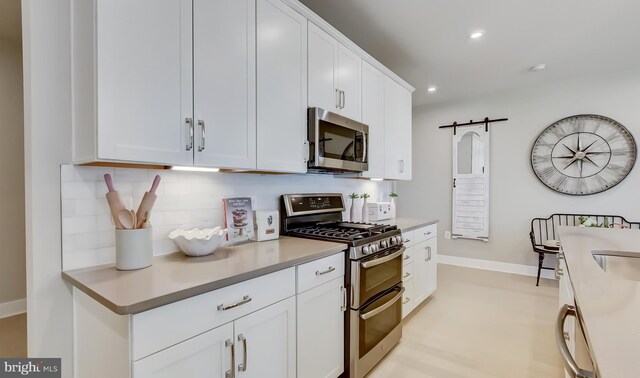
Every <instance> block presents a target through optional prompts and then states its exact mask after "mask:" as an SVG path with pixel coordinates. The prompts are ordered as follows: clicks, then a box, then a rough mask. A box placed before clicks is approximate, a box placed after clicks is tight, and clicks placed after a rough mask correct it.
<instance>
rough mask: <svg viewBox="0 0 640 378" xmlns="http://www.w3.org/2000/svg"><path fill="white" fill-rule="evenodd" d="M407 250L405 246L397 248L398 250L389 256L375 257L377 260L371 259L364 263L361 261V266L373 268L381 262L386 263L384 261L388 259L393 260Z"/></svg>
mask: <svg viewBox="0 0 640 378" xmlns="http://www.w3.org/2000/svg"><path fill="white" fill-rule="evenodd" d="M406 250H407V248H406V247H404V246H403V247H402V248H400V249H399V250H397V251H396V252H394V253H392V254H390V255H387V256H384V257H380V258H379V259H375V260H371V261H365V262H363V263H360V266H361V267H363V268H365V269H367V268H372V267H374V266H377V265H380V264H384V263H386V262H388V261H391V260H393V259H395V258H396V257H398V256H401V255H402V254H403V253H404V251H406Z"/></svg>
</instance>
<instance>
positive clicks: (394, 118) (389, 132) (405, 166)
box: [384, 77, 412, 180]
mask: <svg viewBox="0 0 640 378" xmlns="http://www.w3.org/2000/svg"><path fill="white" fill-rule="evenodd" d="M411 122H412V120H411V92H410V91H408V90H407V89H405V88H404V87H402V86H401V85H400V84H398V83H397V82H395V81H394V80H393V79H391V78H389V77H386V78H385V82H384V154H385V178H388V179H395V180H411Z"/></svg>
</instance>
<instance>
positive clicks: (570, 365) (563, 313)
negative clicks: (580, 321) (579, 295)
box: [556, 304, 595, 378]
mask: <svg viewBox="0 0 640 378" xmlns="http://www.w3.org/2000/svg"><path fill="white" fill-rule="evenodd" d="M568 316H573V317H574V318H575V317H576V316H577V313H576V308H575V307H574V306H571V305H568V304H565V305H564V306H562V308H561V309H560V312H559V313H558V320H557V321H556V344H557V345H558V349H560V355H561V356H562V362H563V363H564V367H565V369H566V370H567V371H568V372H569V373H570V374H572V375H573V376H574V377H575V378H595V374H594V373H593V372H592V371H588V370H583V369H580V367H579V366H578V364H577V363H576V361H575V360H574V359H573V356H571V352H570V351H569V347H568V346H567V343H566V340H565V335H564V322H565V320H566V319H567V317H568Z"/></svg>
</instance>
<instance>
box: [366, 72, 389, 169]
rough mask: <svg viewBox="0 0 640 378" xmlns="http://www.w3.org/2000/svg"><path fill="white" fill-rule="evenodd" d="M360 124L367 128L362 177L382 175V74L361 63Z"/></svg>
mask: <svg viewBox="0 0 640 378" xmlns="http://www.w3.org/2000/svg"><path fill="white" fill-rule="evenodd" d="M362 123H364V124H366V125H368V126H369V145H368V149H369V153H368V157H369V170H368V171H367V172H365V173H364V174H363V177H369V178H383V177H385V175H384V168H385V167H384V166H385V161H384V160H385V159H384V74H382V72H380V71H378V70H377V69H376V68H375V67H373V66H372V65H370V64H369V63H366V62H362Z"/></svg>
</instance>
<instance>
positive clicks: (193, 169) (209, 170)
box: [171, 165, 220, 172]
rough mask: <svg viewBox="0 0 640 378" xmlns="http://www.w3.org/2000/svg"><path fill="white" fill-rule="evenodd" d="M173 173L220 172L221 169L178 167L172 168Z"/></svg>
mask: <svg viewBox="0 0 640 378" xmlns="http://www.w3.org/2000/svg"><path fill="white" fill-rule="evenodd" d="M171 170H172V171H189V172H220V168H205V167H189V166H180V165H176V166H173V167H171Z"/></svg>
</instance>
